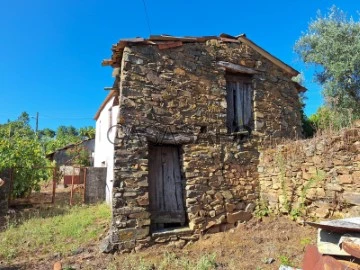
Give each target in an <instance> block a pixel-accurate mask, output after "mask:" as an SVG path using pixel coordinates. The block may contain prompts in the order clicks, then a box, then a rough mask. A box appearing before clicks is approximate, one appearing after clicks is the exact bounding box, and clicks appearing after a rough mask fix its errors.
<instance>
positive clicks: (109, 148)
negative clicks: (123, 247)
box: [94, 97, 119, 205]
mask: <svg viewBox="0 0 360 270" xmlns="http://www.w3.org/2000/svg"><path fill="white" fill-rule="evenodd" d="M114 98H115V97H113V98H111V99H110V100H109V102H108V103H107V104H106V105H105V107H104V108H103V110H102V111H101V113H100V115H99V117H98V119H97V120H96V136H95V153H94V167H107V174H106V202H107V203H108V204H110V205H111V202H112V196H111V193H112V187H113V179H114V144H113V142H114V139H115V132H116V128H115V127H114V128H112V129H110V127H111V126H113V125H116V119H117V115H118V111H119V106H112V104H113V102H114ZM110 121H111V122H110ZM109 129H110V132H109V139H110V141H111V142H110V141H109V139H108V130H109Z"/></svg>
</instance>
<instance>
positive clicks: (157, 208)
mask: <svg viewBox="0 0 360 270" xmlns="http://www.w3.org/2000/svg"><path fill="white" fill-rule="evenodd" d="M149 200H150V212H151V222H152V225H154V224H157V225H158V226H153V227H155V228H161V227H163V226H164V225H165V224H171V223H180V224H181V225H183V224H184V223H185V208H184V199H183V187H182V182H181V173H180V153H179V147H177V146H173V145H161V146H155V145H151V146H150V147H149Z"/></svg>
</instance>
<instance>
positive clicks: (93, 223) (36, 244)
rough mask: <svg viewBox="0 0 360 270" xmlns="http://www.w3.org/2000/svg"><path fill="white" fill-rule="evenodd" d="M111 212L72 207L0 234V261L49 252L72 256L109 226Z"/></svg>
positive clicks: (103, 208)
mask: <svg viewBox="0 0 360 270" xmlns="http://www.w3.org/2000/svg"><path fill="white" fill-rule="evenodd" d="M109 220H110V209H109V207H108V206H107V205H106V204H99V205H95V206H86V207H84V206H83V207H80V206H77V207H73V208H71V209H69V210H68V212H66V213H65V214H64V215H58V216H53V217H47V218H42V217H39V218H38V217H35V218H31V219H29V220H26V221H24V222H23V223H22V224H20V225H16V226H10V228H8V229H7V230H6V231H4V232H2V233H0V260H1V259H5V260H7V261H11V260H12V259H14V258H16V257H18V256H26V254H29V253H30V254H35V253H36V252H37V251H38V250H44V251H45V252H46V253H48V254H49V253H50V254H51V253H63V254H67V253H71V251H73V250H75V249H78V248H79V247H81V246H82V245H84V244H86V243H89V242H91V241H94V240H96V239H97V237H98V236H99V235H100V234H101V233H102V232H103V231H104V229H105V228H106V227H107V223H108V221H109Z"/></svg>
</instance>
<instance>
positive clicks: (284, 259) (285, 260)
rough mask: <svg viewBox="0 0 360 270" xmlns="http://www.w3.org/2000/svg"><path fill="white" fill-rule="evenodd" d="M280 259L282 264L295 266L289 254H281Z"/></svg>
mask: <svg viewBox="0 0 360 270" xmlns="http://www.w3.org/2000/svg"><path fill="white" fill-rule="evenodd" d="M279 261H280V264H282V265H285V266H291V267H292V266H293V263H292V261H291V260H290V258H289V257H288V256H285V255H280V256H279Z"/></svg>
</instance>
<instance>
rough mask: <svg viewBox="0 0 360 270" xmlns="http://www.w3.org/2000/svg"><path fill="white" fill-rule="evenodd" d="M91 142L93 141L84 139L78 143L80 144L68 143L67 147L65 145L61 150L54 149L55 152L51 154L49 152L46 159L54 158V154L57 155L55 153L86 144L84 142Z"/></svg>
mask: <svg viewBox="0 0 360 270" xmlns="http://www.w3.org/2000/svg"><path fill="white" fill-rule="evenodd" d="M92 140H95V139H85V140H82V141H80V142H76V143H69V144H67V145H65V146H63V147H61V148H58V149H56V150H55V151H53V152H51V153H49V154H46V157H47V158H50V159H51V158H52V157H53V156H54V154H55V153H57V152H59V151H63V150H67V149H69V148H72V147H74V146H78V145H81V144H83V143H86V142H90V141H92Z"/></svg>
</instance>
